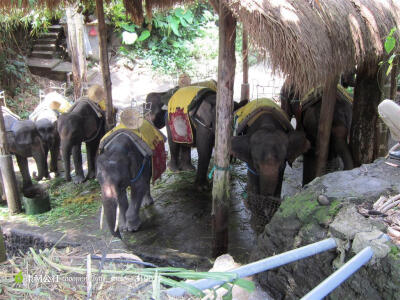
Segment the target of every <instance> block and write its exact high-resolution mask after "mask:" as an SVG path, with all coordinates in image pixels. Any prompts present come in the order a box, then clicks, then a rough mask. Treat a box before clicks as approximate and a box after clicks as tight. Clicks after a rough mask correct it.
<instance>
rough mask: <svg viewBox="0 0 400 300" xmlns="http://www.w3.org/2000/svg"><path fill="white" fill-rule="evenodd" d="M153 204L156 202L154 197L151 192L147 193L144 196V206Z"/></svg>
mask: <svg viewBox="0 0 400 300" xmlns="http://www.w3.org/2000/svg"><path fill="white" fill-rule="evenodd" d="M153 204H154V199H153V197H151V196H150V194H146V195H145V196H144V197H143V201H142V206H143V207H147V206H150V205H153Z"/></svg>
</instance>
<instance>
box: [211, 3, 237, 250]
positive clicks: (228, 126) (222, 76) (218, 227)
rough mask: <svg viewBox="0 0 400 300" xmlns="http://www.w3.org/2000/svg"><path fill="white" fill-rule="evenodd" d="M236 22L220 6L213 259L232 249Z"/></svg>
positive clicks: (213, 193) (222, 6)
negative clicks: (230, 173)
mask: <svg viewBox="0 0 400 300" xmlns="http://www.w3.org/2000/svg"><path fill="white" fill-rule="evenodd" d="M235 39H236V20H235V18H234V17H233V15H232V14H231V13H230V11H229V10H228V9H227V8H226V7H225V6H224V5H223V4H222V1H221V2H220V3H219V54H218V91H217V105H216V111H217V116H216V120H217V124H216V132H215V152H214V153H215V154H214V164H215V171H214V181H213V190H212V197H213V205H212V212H211V214H212V218H213V239H214V243H213V256H214V257H216V256H219V255H221V254H223V253H226V252H227V250H228V216H229V199H230V192H229V190H230V184H229V181H230V180H229V157H230V149H231V135H232V109H233V84H234V80H235V66H236V59H235Z"/></svg>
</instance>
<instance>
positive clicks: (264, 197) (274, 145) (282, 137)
mask: <svg viewBox="0 0 400 300" xmlns="http://www.w3.org/2000/svg"><path fill="white" fill-rule="evenodd" d="M256 101H258V100H253V101H250V102H249V103H248V104H247V105H246V106H244V107H243V108H242V109H241V110H239V111H238V112H237V113H236V114H235V119H236V120H238V117H237V116H240V114H241V113H242V112H245V111H246V109H248V108H250V107H247V106H249V105H253V106H254V108H251V109H248V112H249V113H247V112H245V113H244V114H245V116H246V117H245V118H244V120H247V121H244V120H243V121H241V122H240V121H236V124H237V123H241V125H239V126H237V127H239V128H240V127H241V129H240V130H236V134H238V135H237V136H234V137H233V138H232V140H231V152H232V155H233V156H234V157H237V158H238V159H240V160H242V161H244V162H246V164H247V166H248V171H247V192H248V195H249V199H248V200H247V203H246V204H247V205H248V206H250V207H249V208H250V209H252V208H254V209H258V210H262V211H258V212H256V213H258V214H261V215H263V216H264V217H265V215H266V217H267V219H268V218H269V217H272V214H273V213H274V212H275V210H276V209H277V208H278V207H277V206H275V207H274V209H273V210H272V211H269V212H267V211H266V210H265V209H266V208H267V206H268V205H269V206H271V204H272V203H276V202H278V203H279V202H280V201H279V199H280V198H281V190H282V182H283V174H284V171H285V168H286V162H288V163H289V165H290V166H291V164H292V163H293V161H294V160H295V159H296V158H297V157H298V156H300V155H301V154H303V153H304V152H306V151H307V150H308V149H309V147H310V142H309V141H308V140H307V138H306V136H305V134H304V132H303V131H301V130H294V129H293V127H292V125H291V124H290V122H289V120H288V119H287V118H286V116H285V114H284V112H283V111H282V110H281V109H280V108H279V107H278V106H277V105H276V106H275V105H274V104H271V102H272V100H269V99H261V100H260V104H257V106H256V105H255V104H254V102H256ZM247 116H248V117H247ZM239 119H240V118H239ZM243 124H244V125H243ZM259 199H260V200H259ZM277 199H278V200H277ZM255 201H259V203H255ZM252 210H253V209H252ZM253 211H254V210H253ZM264 214H265V215H264ZM263 225H265V224H263Z"/></svg>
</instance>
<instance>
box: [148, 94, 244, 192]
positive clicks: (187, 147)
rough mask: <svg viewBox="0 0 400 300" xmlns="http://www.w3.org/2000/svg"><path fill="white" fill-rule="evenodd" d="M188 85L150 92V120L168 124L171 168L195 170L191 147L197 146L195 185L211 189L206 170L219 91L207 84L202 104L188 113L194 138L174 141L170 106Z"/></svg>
mask: <svg viewBox="0 0 400 300" xmlns="http://www.w3.org/2000/svg"><path fill="white" fill-rule="evenodd" d="M185 88H187V87H184V88H179V87H176V88H173V89H171V90H168V91H166V92H163V93H151V94H148V96H147V98H146V102H147V103H152V105H151V114H150V121H152V122H153V124H154V125H155V126H156V127H157V128H162V127H164V126H167V135H168V144H169V149H170V152H171V159H170V161H169V163H168V167H169V168H170V169H171V170H172V171H190V170H194V169H195V167H194V166H193V165H192V163H191V157H190V152H191V147H196V146H197V152H198V157H199V159H198V166H197V173H196V180H195V185H196V188H197V190H199V191H204V190H207V189H208V180H207V170H208V165H209V162H210V159H211V154H212V149H213V147H214V138H215V122H216V120H215V117H216V111H215V105H216V92H215V91H214V90H212V89H209V88H206V87H204V88H202V90H200V91H205V92H204V93H203V94H202V96H201V97H200V99H198V102H199V104H198V105H197V106H195V108H194V109H193V110H191V111H190V110H189V114H188V115H189V119H190V124H191V130H192V131H193V142H192V143H177V142H174V141H173V138H172V134H171V128H170V124H169V122H166V120H167V119H168V113H167V106H168V104H169V101H170V99H171V97H172V96H173V95H175V93H177V92H178V91H180V90H182V89H185ZM200 93H202V92H200ZM245 103H247V102H241V103H236V104H235V105H234V109H236V108H238V107H241V106H242V105H244V104H245ZM199 141H201V143H199Z"/></svg>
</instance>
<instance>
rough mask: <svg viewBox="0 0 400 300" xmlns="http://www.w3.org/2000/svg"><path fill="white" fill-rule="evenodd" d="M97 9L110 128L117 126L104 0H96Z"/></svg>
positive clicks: (107, 122) (108, 128)
mask: <svg viewBox="0 0 400 300" xmlns="http://www.w3.org/2000/svg"><path fill="white" fill-rule="evenodd" d="M96 11H97V20H98V31H99V48H100V66H101V73H102V75H103V85H104V90H105V92H106V95H107V101H106V129H107V130H110V129H111V128H113V127H114V126H115V115H114V113H113V100H112V93H111V75H110V66H109V63H108V48H107V27H106V23H105V19H104V7H103V0H96Z"/></svg>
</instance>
